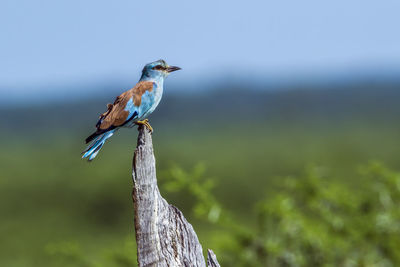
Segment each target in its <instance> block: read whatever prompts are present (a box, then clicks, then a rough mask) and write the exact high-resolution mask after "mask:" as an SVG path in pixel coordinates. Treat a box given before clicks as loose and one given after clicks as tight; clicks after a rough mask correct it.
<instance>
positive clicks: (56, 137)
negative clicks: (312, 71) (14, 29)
mask: <svg viewBox="0 0 400 267" xmlns="http://www.w3.org/2000/svg"><path fill="white" fill-rule="evenodd" d="M399 89H400V86H398V85H393V84H375V85H374V84H353V85H351V86H350V85H349V86H342V87H340V88H326V89H313V88H306V87H305V88H297V89H296V90H291V89H290V88H288V89H285V90H279V91H268V92H263V91H257V90H251V89H249V88H235V89H231V90H228V89H221V90H216V91H214V92H211V91H210V93H209V94H197V95H189V94H187V95H181V96H177V95H169V94H168V93H167V94H166V97H165V98H164V99H163V101H162V103H161V105H160V107H159V109H157V112H156V113H154V116H152V117H151V123H152V126H153V127H154V128H155V132H154V135H153V139H154V140H153V141H154V145H155V149H156V151H155V152H156V156H157V166H158V177H159V179H160V183H161V184H162V187H161V189H162V191H163V192H162V193H163V195H164V196H165V197H166V198H167V200H168V201H169V202H170V203H173V204H174V205H176V206H178V207H179V208H180V209H182V210H183V211H184V213H185V215H186V216H187V217H189V218H188V219H189V220H190V221H191V222H192V224H193V225H194V227H195V229H196V231H197V233H198V235H199V238H200V240H201V243H202V244H203V246H204V247H210V248H213V249H214V250H215V252H216V253H217V255H218V257H219V259H220V261H221V263H222V264H223V266H266V265H267V264H268V266H371V265H374V266H396V265H399V262H400V260H399V255H400V254H398V252H397V251H396V248H397V247H398V246H399V244H398V243H399V242H400V238H399V236H400V235H399V233H398V231H399V229H398V225H397V224H398V223H397V221H398V220H399V218H398V216H399V214H398V212H397V211H396V207H398V206H399V204H400V203H399V201H400V197H399V189H398V184H399V181H398V177H399V174H398V173H397V172H396V171H397V170H400V165H399V160H398V159H399V158H400V150H399V147H400V142H399V140H400V127H399V121H398V118H399V117H400V116H399V115H400V90H399ZM111 99H112V97H111V98H110V99H103V98H102V99H96V98H93V99H91V100H90V101H85V102H68V103H67V102H63V103H57V104H53V105H50V104H49V105H45V106H37V107H34V108H31V107H25V108H22V107H18V108H13V109H11V108H7V109H5V108H3V110H2V116H1V117H0V123H1V125H3V126H5V127H2V132H1V133H0V137H1V138H0V140H1V141H0V143H1V148H2V149H1V150H0V159H1V160H0V169H1V175H0V214H1V218H2V219H1V220H0V235H1V236H2V238H1V241H0V248H1V249H0V265H1V266H132V264H133V263H134V262H135V244H134V242H133V241H134V234H133V224H132V221H133V212H132V203H131V196H130V194H131V184H132V183H131V161H132V154H133V150H134V147H135V145H136V136H137V132H136V130H121V131H120V132H118V133H117V134H116V135H115V136H114V137H113V138H112V139H111V142H109V143H107V144H106V145H105V147H104V149H103V150H102V151H101V153H100V154H99V156H98V158H96V160H95V161H94V162H93V163H91V164H88V163H87V162H85V161H83V160H81V159H80V152H81V151H82V150H83V149H84V143H83V140H84V138H85V137H86V135H88V134H89V133H90V132H91V131H92V130H93V129H94V128H93V126H94V124H95V121H96V118H97V116H98V115H99V114H100V113H101V112H103V111H104V109H105V104H106V103H107V102H111ZM371 160H373V161H375V160H376V161H379V162H382V163H383V164H384V165H385V166H386V167H385V168H384V167H382V166H380V165H378V164H368V162H370V161H371ZM193 166H195V167H193ZM363 166H364V167H363ZM388 169H389V170H394V171H389V170H388ZM290 177H292V178H290ZM204 196H207V197H206V198H205V197H204ZM207 199H209V200H207Z"/></svg>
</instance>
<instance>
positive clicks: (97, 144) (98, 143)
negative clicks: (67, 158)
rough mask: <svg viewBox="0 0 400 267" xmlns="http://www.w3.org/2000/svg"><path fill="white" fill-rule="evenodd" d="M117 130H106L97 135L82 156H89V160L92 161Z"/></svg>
mask: <svg viewBox="0 0 400 267" xmlns="http://www.w3.org/2000/svg"><path fill="white" fill-rule="evenodd" d="M114 132H115V130H110V131H108V132H105V133H103V134H101V135H99V136H97V137H96V138H95V139H94V140H93V142H92V143H91V144H90V145H89V146H88V147H87V148H86V150H85V151H83V152H82V153H83V156H82V158H83V159H84V158H87V159H88V160H89V161H92V160H93V159H94V158H95V157H96V156H97V154H98V153H99V151H100V149H101V148H102V147H103V145H104V143H105V142H106V140H107V139H108V138H110V137H111V136H112V135H113V134H114Z"/></svg>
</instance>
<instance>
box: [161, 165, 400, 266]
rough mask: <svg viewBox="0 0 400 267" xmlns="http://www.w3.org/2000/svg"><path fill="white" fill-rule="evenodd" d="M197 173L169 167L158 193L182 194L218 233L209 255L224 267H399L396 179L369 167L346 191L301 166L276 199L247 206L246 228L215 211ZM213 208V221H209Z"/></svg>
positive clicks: (319, 172)
mask: <svg viewBox="0 0 400 267" xmlns="http://www.w3.org/2000/svg"><path fill="white" fill-rule="evenodd" d="M203 171H204V167H202V166H201V165H200V166H197V167H196V168H194V170H193V171H192V172H189V173H187V172H184V171H183V170H182V169H179V168H177V167H174V168H173V169H172V170H171V173H170V175H169V176H167V177H168V180H167V182H166V183H165V189H167V190H170V191H177V190H178V189H179V190H187V191H189V192H190V193H191V194H192V195H193V196H194V197H195V199H196V202H195V204H194V211H195V214H196V215H197V216H198V217H199V218H201V219H204V218H206V219H207V221H208V222H211V223H215V224H217V225H218V226H220V227H221V230H220V231H222V232H224V233H223V234H222V233H220V234H219V236H217V237H216V239H219V241H218V242H216V244H217V245H218V247H217V255H219V257H220V259H221V261H222V264H223V265H225V266H398V265H399V264H400V252H399V250H398V248H399V247H400V210H399V208H398V207H399V206H400V174H399V173H395V172H391V171H389V170H387V169H386V168H384V167H382V166H381V165H379V164H377V163H371V164H369V165H368V166H367V167H365V168H362V170H361V171H360V174H361V177H360V178H359V181H360V182H361V185H359V186H356V187H354V188H352V187H351V186H349V185H348V184H346V183H344V182H338V181H337V179H331V178H328V177H326V175H324V172H323V169H320V168H317V167H309V168H308V169H307V171H306V174H305V175H304V176H302V177H298V178H293V177H289V178H286V179H283V180H282V182H281V186H280V188H279V189H277V190H276V193H274V194H273V195H272V196H269V197H267V198H265V199H263V200H261V201H259V202H258V203H257V204H256V205H255V208H254V217H255V218H257V225H256V227H253V228H252V227H249V226H248V225H242V224H241V223H240V222H238V220H235V218H233V217H232V216H231V214H232V213H231V212H227V211H226V209H223V208H221V204H220V203H218V202H217V201H216V200H215V198H214V197H213V196H212V194H211V191H210V190H211V189H212V184H211V183H210V182H209V180H208V179H200V178H199V175H200V174H202V172H203ZM198 207H201V209H199V208H198ZM216 207H217V208H218V214H219V215H220V216H218V218H220V219H218V218H217V219H214V217H211V218H213V219H211V220H210V216H209V215H210V214H212V213H213V212H214V210H215V209H216ZM199 210H200V212H199ZM207 214H208V216H204V215H207ZM227 222H229V223H227Z"/></svg>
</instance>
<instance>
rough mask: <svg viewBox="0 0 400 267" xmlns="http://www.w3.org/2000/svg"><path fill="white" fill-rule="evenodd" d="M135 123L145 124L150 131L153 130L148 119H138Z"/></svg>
mask: <svg viewBox="0 0 400 267" xmlns="http://www.w3.org/2000/svg"><path fill="white" fill-rule="evenodd" d="M135 123H136V124H137V125H144V126H145V127H146V128H147V130H149V132H150V133H152V132H153V127H151V125H150V123H149V120H148V119H144V120H142V121H137V122H135Z"/></svg>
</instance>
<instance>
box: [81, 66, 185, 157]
mask: <svg viewBox="0 0 400 267" xmlns="http://www.w3.org/2000/svg"><path fill="white" fill-rule="evenodd" d="M176 70H180V68H179V67H175V66H169V65H168V64H167V63H166V62H165V61H164V60H161V59H160V60H157V61H155V62H152V63H149V64H147V65H146V66H144V68H143V71H142V77H141V78H140V80H139V82H138V83H137V84H136V85H135V86H134V87H133V88H132V89H130V90H128V91H126V92H124V93H122V94H121V95H120V96H118V97H117V98H116V99H115V101H114V104H108V105H107V111H106V112H104V113H103V114H101V115H100V119H99V121H98V122H97V124H96V128H97V130H96V131H95V132H94V133H93V134H92V135H90V136H89V137H88V138H86V143H90V142H91V144H90V145H89V146H88V147H87V148H86V150H85V151H83V156H82V158H87V159H88V160H89V161H91V160H93V159H94V158H95V157H96V156H97V154H98V153H99V151H100V149H101V148H102V146H103V145H104V143H105V142H106V140H107V139H108V138H110V137H111V136H112V135H113V134H114V133H115V131H117V130H118V129H119V128H121V127H133V126H134V125H138V124H143V125H145V126H146V127H147V129H148V130H149V131H150V132H152V131H153V128H152V127H151V126H150V124H149V121H148V119H147V117H148V116H149V115H150V114H151V113H152V112H153V111H154V110H155V109H156V107H157V105H158V103H160V100H161V97H162V94H163V85H164V79H165V78H166V77H167V76H168V75H169V74H170V73H171V72H173V71H176Z"/></svg>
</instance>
